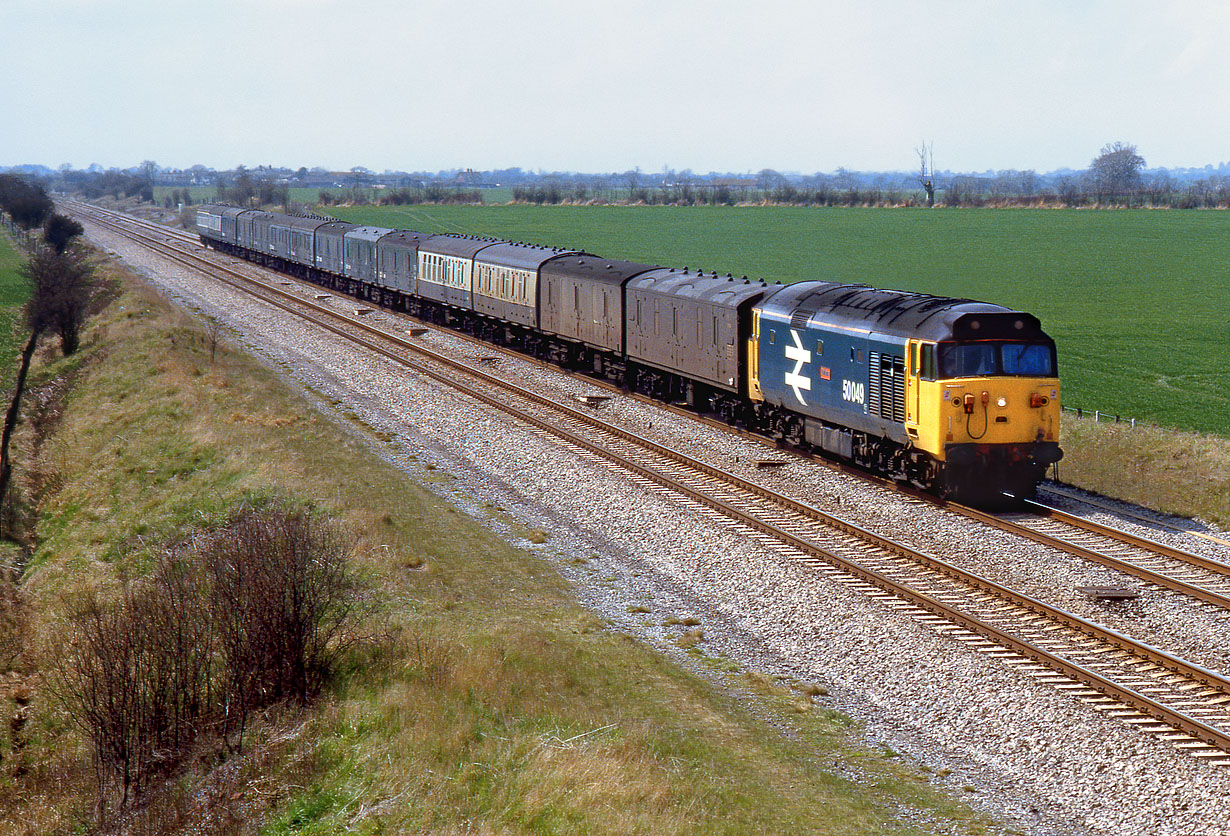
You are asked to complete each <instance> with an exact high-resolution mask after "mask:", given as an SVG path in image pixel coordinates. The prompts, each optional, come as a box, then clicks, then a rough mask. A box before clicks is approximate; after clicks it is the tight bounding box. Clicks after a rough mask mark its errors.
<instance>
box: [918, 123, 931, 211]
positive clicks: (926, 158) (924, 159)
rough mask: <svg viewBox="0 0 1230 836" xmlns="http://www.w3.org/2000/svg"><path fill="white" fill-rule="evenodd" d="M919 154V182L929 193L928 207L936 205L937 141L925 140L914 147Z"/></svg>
mask: <svg viewBox="0 0 1230 836" xmlns="http://www.w3.org/2000/svg"><path fill="white" fill-rule="evenodd" d="M914 151H915V153H917V154H918V183H919V185H920V186H922V187H923V190H924V191H925V192H926V193H927V208H928V209H930V208H931V207H933V206H935V143H934V142H927V141H926V140H923V142H922V143H921V144H920V145H919V146H918V147H917V148H915V149H914Z"/></svg>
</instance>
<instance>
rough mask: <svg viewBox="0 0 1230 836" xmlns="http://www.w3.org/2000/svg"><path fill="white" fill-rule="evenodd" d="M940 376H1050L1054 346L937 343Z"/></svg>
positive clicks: (1039, 344) (1005, 343)
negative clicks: (938, 344)
mask: <svg viewBox="0 0 1230 836" xmlns="http://www.w3.org/2000/svg"><path fill="white" fill-rule="evenodd" d="M939 360H940V377H941V378H953V377H991V376H996V375H1015V376H1020V377H1054V376H1055V348H1054V346H1052V345H1050V344H1049V343H1012V342H995V341H987V342H976V343H941V344H940V347H939Z"/></svg>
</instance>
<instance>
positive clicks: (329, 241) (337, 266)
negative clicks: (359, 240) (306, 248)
mask: <svg viewBox="0 0 1230 836" xmlns="http://www.w3.org/2000/svg"><path fill="white" fill-rule="evenodd" d="M355 228H356V224H351V223H346V222H345V221H329V222H328V223H323V224H321V225H320V226H318V227H316V269H317V270H320V271H321V272H324V273H331V274H332V275H335V276H341V275H342V266H343V264H344V263H345V256H344V249H343V246H342V244H343V241H344V239H345V236H346V233H347V232H349V231H350V230H352V229H355Z"/></svg>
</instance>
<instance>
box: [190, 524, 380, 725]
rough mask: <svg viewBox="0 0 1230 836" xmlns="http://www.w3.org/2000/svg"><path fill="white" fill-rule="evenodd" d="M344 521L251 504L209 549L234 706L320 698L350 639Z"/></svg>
mask: <svg viewBox="0 0 1230 836" xmlns="http://www.w3.org/2000/svg"><path fill="white" fill-rule="evenodd" d="M347 551H348V549H347V547H346V544H345V543H344V542H343V539H342V537H341V535H340V533H339V532H338V530H337V529H336V528H335V527H333V526H331V525H328V524H326V523H325V522H323V521H321V520H317V519H313V518H312V517H310V516H308V515H307V514H306V513H304V512H289V511H286V510H284V509H273V510H266V511H250V512H248V513H246V514H244V515H243V516H241V517H240V518H239V519H237V520H236V521H235V522H234V523H233V524H232V525H231V526H230V527H229V528H228V529H227V530H226V532H225V533H224V536H221V537H218V538H216V539H215V540H214V542H213V543H212V544H210V545H209V546H207V547H206V549H205V553H204V554H202V558H203V559H204V560H205V562H206V564H207V566H208V570H207V571H208V572H209V573H210V576H211V586H212V596H213V601H212V606H211V609H212V610H213V613H214V625H215V629H216V630H217V633H218V640H219V642H220V649H221V653H222V657H223V661H224V668H225V670H226V672H227V676H228V682H227V686H226V694H227V700H228V706H227V709H228V715H229V716H230V717H231V718H232V720H231V722H232V723H237V724H238V728H237V729H235V728H231V729H228V731H231V732H233V731H236V730H238V731H239V732H240V733H241V734H242V728H243V724H244V722H245V721H246V717H247V713H248V712H249V711H251V710H252V709H254V708H260V707H263V706H265V705H269V704H271V703H274V702H277V701H279V700H283V699H294V700H296V701H298V702H300V703H304V702H306V701H307V700H308V699H310V698H311V697H313V696H314V695H315V694H316V693H317V692H318V691H319V689H320V687H321V685H323V684H324V682H325V681H326V680H327V678H328V676H329V674H330V673H331V671H332V670H333V669H334V666H335V663H336V661H337V658H338V656H339V655H340V654H341V653H343V652H345V651H346V650H347V648H348V647H349V645H350V642H349V641H348V640H347V639H348V629H347V628H348V627H349V626H350V624H351V622H352V620H353V617H354V616H355V614H356V607H357V601H358V598H357V595H356V594H355V593H356V589H355V587H354V584H353V581H352V579H351V578H350V575H349V572H348V570H347V563H346V554H347Z"/></svg>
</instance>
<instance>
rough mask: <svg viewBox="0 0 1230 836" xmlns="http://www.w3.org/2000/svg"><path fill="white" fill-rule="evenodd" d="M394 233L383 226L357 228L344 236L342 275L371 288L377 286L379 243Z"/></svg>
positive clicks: (349, 230) (347, 231) (348, 231)
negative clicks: (377, 248)
mask: <svg viewBox="0 0 1230 836" xmlns="http://www.w3.org/2000/svg"><path fill="white" fill-rule="evenodd" d="M390 232H393V230H392V229H388V228H386V227H382V226H356V227H354V228H353V229H348V230H346V232H345V234H344V235H343V236H342V275H343V276H345V277H346V278H348V279H354V280H356V281H359V282H362V283H363V284H365V285H368V286H369V290H370V288H372V287H375V286H376V285H377V283H378V282H377V280H378V278H379V272H380V263H379V259H378V258H377V254H376V244H377V242H378V241H379V240H380V239H381V238H383V237H384V236H386V235H388V234H389V233H390Z"/></svg>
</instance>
